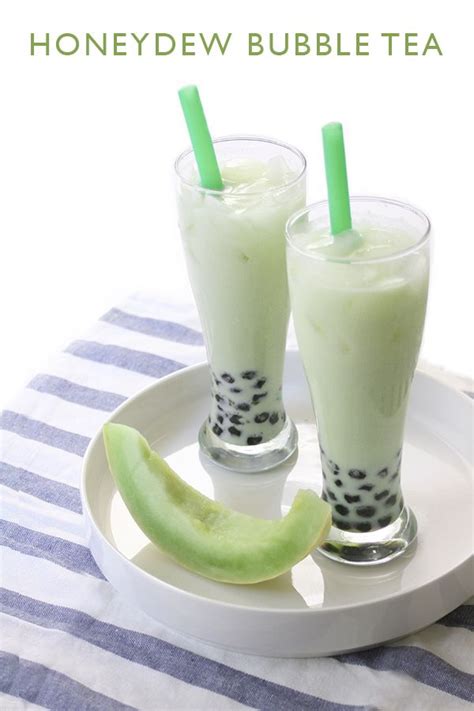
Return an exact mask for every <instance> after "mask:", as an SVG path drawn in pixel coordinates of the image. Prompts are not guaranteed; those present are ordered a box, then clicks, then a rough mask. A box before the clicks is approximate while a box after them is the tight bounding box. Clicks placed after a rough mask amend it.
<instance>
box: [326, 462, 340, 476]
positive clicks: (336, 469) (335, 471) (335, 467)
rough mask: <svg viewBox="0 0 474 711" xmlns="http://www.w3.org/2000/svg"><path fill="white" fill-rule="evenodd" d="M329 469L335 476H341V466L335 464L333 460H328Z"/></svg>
mask: <svg viewBox="0 0 474 711" xmlns="http://www.w3.org/2000/svg"><path fill="white" fill-rule="evenodd" d="M328 467H329V471H330V472H332V473H333V474H339V471H340V469H339V464H336V462H333V461H332V459H328Z"/></svg>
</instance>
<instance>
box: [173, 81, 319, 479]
mask: <svg viewBox="0 0 474 711" xmlns="http://www.w3.org/2000/svg"><path fill="white" fill-rule="evenodd" d="M180 100H181V104H182V108H183V111H184V115H185V118H186V122H187V125H188V130H189V133H190V137H191V142H192V149H191V150H188V151H186V152H185V153H183V154H182V155H181V156H180V157H179V158H178V159H177V161H176V172H177V175H178V215H179V226H180V231H181V235H182V241H183V244H184V250H185V256H186V263H187V269H188V274H189V279H190V282H191V286H192V290H193V294H194V297H195V301H196V304H197V308H198V311H199V316H200V320H201V324H202V329H203V333H204V339H205V343H206V349H207V355H208V361H209V365H210V377H211V404H210V412H209V416H208V418H207V420H206V422H205V423H204V425H203V427H202V428H201V431H200V435H199V441H200V445H201V450H202V451H203V452H204V454H206V455H207V456H208V457H210V458H211V459H212V460H214V461H215V462H217V463H219V464H220V465H222V466H224V467H227V468H230V469H235V470H240V471H259V470H264V469H268V468H270V467H273V466H275V465H277V464H279V463H280V462H282V461H284V460H285V459H287V458H288V457H289V456H290V454H291V453H292V452H293V451H294V450H295V448H296V444H297V435H296V429H295V427H294V425H293V423H292V422H291V421H290V419H289V418H288V417H287V415H286V413H285V407H284V403H283V399H282V375H283V363H284V355H285V343H286V334H287V327H288V318H289V296H288V285H287V274H286V258H285V223H286V221H287V220H288V218H289V216H290V215H291V214H292V213H293V212H295V210H298V209H300V208H301V207H302V206H303V205H304V204H305V168H306V162H305V159H304V156H303V155H302V154H301V153H300V151H298V150H297V149H295V148H293V147H291V146H288V145H285V144H282V143H278V142H276V141H273V140H268V139H265V138H257V137H242V138H240V137H230V138H222V139H218V140H215V141H212V140H211V137H210V135H209V130H208V127H207V123H206V120H205V117H204V113H203V110H202V105H201V102H200V99H199V94H198V92H197V89H196V87H193V86H191V87H185V88H184V89H182V90H181V91H180Z"/></svg>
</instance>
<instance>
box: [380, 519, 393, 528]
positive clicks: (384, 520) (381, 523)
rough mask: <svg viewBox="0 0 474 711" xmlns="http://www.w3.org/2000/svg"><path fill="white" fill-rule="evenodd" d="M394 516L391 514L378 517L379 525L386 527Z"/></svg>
mask: <svg viewBox="0 0 474 711" xmlns="http://www.w3.org/2000/svg"><path fill="white" fill-rule="evenodd" d="M391 520H392V517H391V516H384V517H383V518H379V519H377V523H378V524H379V526H381V527H382V528H384V527H385V526H388V524H389V523H390V522H391Z"/></svg>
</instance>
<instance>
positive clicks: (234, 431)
mask: <svg viewBox="0 0 474 711" xmlns="http://www.w3.org/2000/svg"><path fill="white" fill-rule="evenodd" d="M229 432H230V434H231V435H234V436H235V437H240V435H241V434H242V432H241V431H240V430H238V429H237V427H234V426H233V425H232V427H229Z"/></svg>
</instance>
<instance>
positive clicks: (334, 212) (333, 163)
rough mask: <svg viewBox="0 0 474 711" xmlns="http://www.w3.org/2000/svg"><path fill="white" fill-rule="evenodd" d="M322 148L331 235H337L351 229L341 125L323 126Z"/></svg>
mask: <svg viewBox="0 0 474 711" xmlns="http://www.w3.org/2000/svg"><path fill="white" fill-rule="evenodd" d="M323 148H324V164H325V167H326V184H327V190H328V203H329V219H330V222H331V233H332V234H333V235H338V234H340V233H341V232H346V231H347V230H351V229H352V218H351V204H350V200H349V185H348V183H347V169H346V154H345V150H344V134H343V132H342V124H340V123H328V124H326V126H323Z"/></svg>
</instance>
